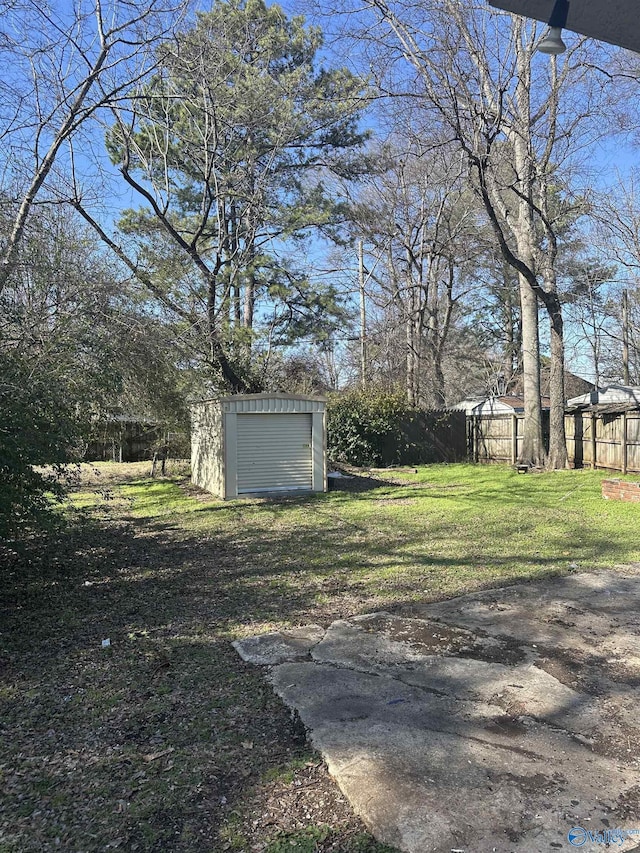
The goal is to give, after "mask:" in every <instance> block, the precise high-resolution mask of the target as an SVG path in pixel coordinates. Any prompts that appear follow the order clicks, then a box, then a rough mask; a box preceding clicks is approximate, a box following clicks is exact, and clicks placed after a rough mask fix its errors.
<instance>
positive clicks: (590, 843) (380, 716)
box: [236, 569, 640, 853]
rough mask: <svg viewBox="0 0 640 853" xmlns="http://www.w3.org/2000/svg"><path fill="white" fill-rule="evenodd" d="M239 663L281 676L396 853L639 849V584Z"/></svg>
mask: <svg viewBox="0 0 640 853" xmlns="http://www.w3.org/2000/svg"><path fill="white" fill-rule="evenodd" d="M287 633H289V632H287ZM292 639H293V641H292ZM238 645H240V648H239V651H240V652H241V654H243V657H244V658H245V660H254V662H256V663H259V664H264V663H268V664H271V666H270V669H269V671H268V677H269V679H270V681H271V683H272V684H273V687H274V689H275V690H276V691H277V693H278V694H279V695H280V696H281V697H282V699H283V700H284V701H285V702H286V703H287V704H288V705H289V706H290V707H292V708H295V709H296V710H297V712H298V714H299V715H300V718H301V720H302V722H303V723H304V724H305V726H306V727H307V729H308V732H309V737H310V739H311V741H312V743H313V744H314V745H315V747H316V748H317V749H318V750H319V751H320V752H321V753H322V755H323V756H324V758H325V760H326V762H327V765H328V767H329V771H330V772H331V773H332V775H333V776H334V777H335V779H336V780H337V782H338V784H339V786H340V788H341V789H342V791H343V792H344V793H345V795H346V796H347V797H348V798H349V800H350V802H351V804H352V806H353V808H354V810H355V811H356V812H357V813H358V814H359V815H360V816H361V817H362V818H363V820H364V821H365V823H366V824H367V825H368V826H369V828H370V829H371V831H372V832H373V834H374V835H375V836H376V837H377V838H379V839H380V840H381V841H385V842H386V843H388V844H392V845H394V846H395V847H397V848H398V849H399V850H401V851H406V853H429V851H433V853H451V851H452V850H456V851H464V853H483V851H495V853H542V851H553V850H571V849H574V847H578V846H579V847H580V849H581V850H585V851H586V850H589V851H595V850H603V849H607V848H606V847H605V843H606V842H607V841H608V842H609V844H610V847H609V849H616V850H621V851H630V850H634V849H640V719H639V717H640V715H639V713H638V710H637V709H638V707H640V705H639V700H640V668H639V655H640V573H639V572H638V571H637V570H636V569H629V570H628V571H626V572H613V571H612V572H600V573H598V574H588V573H579V574H574V575H571V576H568V577H564V578H557V579H553V580H549V581H545V582H540V583H535V584H533V583H532V584H522V585H518V586H513V587H505V588H502V589H493V590H487V591H484V592H482V593H479V594H477V595H471V596H462V597H460V598H457V599H452V600H450V601H446V602H440V603H438V604H429V605H424V606H418V607H414V608H412V612H411V614H410V615H409V616H405V615H403V616H398V615H397V614H391V613H374V614H368V615H366V616H359V617H355V618H352V619H347V620H340V621H337V622H334V623H333V624H332V625H330V626H329V628H328V629H327V630H326V631H322V630H319V629H318V626H310V628H309V629H302V630H301V631H299V632H298V633H297V635H296V636H295V637H294V638H287V637H284V636H283V635H281V634H272V635H263V636H262V637H261V638H255V640H254V643H253V645H251V644H247V641H243V644H236V648H238ZM287 650H288V651H287ZM286 654H289V657H288V658H287V657H286ZM574 827H575V828H576V829H575V833H574V835H575V838H574V842H575V843H574V844H573V845H572V844H570V843H569V840H568V833H569V832H570V831H571V830H572V828H574ZM618 829H619V830H621V832H620V833H619V834H618V833H617V830H618ZM633 830H637V831H638V832H637V833H634V832H632V831H633ZM614 831H616V832H614ZM589 832H591V833H592V838H591V839H590V837H589V835H588V833H589ZM598 832H600V833H601V834H600V835H597V833H598ZM607 832H608V833H609V835H608V836H607V835H606V833H607ZM612 833H613V834H612Z"/></svg>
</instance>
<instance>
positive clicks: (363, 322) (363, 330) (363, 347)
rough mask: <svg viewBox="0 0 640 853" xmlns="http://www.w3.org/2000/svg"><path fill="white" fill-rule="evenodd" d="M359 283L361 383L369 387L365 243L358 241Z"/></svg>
mask: <svg viewBox="0 0 640 853" xmlns="http://www.w3.org/2000/svg"><path fill="white" fill-rule="evenodd" d="M358 282H359V285H360V383H361V385H362V387H363V388H365V387H366V385H367V305H366V301H365V292H364V285H365V280H364V242H363V241H362V240H358Z"/></svg>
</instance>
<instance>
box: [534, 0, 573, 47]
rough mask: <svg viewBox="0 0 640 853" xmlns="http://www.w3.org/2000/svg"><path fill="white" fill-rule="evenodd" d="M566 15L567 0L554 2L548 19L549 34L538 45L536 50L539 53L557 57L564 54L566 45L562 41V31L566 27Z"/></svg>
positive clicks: (567, 9) (567, 11)
mask: <svg viewBox="0 0 640 853" xmlns="http://www.w3.org/2000/svg"><path fill="white" fill-rule="evenodd" d="M568 14H569V0H556V2H555V4H554V7H553V12H552V13H551V17H550V18H549V32H548V33H547V34H546V36H545V37H544V38H543V39H542V41H541V42H540V43H539V44H538V50H539V51H540V52H541V53H550V54H553V55H557V54H559V53H564V51H565V50H566V49H567V46H566V44H565V43H564V42H563V41H562V29H563V27H564V26H566V23H567V15H568Z"/></svg>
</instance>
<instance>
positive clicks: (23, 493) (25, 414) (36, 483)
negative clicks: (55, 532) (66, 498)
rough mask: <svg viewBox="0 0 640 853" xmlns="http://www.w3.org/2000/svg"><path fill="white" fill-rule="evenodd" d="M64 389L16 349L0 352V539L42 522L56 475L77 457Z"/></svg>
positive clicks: (73, 415) (74, 419)
mask: <svg viewBox="0 0 640 853" xmlns="http://www.w3.org/2000/svg"><path fill="white" fill-rule="evenodd" d="M65 390H66V389H62V388H60V387H59V386H58V385H57V384H56V382H55V381H53V380H52V379H51V377H50V376H45V375H43V374H42V373H41V372H39V371H38V370H35V369H33V368H32V367H30V365H29V364H28V363H27V362H26V360H25V359H23V358H21V357H20V356H19V355H18V353H17V352H15V351H14V352H1V351H0V539H6V540H10V539H15V537H16V536H17V535H18V534H19V533H21V532H24V531H25V529H26V528H28V527H29V526H30V525H31V524H32V523H33V522H35V521H42V520H43V518H44V517H46V515H47V513H48V511H49V509H50V507H51V497H61V496H62V494H63V492H64V489H63V485H62V483H61V481H60V478H59V474H60V473H61V471H62V466H63V465H65V463H68V462H71V461H74V459H77V451H78V448H79V446H80V438H81V435H82V428H81V424H80V422H79V418H78V416H77V408H76V406H75V405H74V404H73V403H72V402H71V401H69V399H68V396H67V395H65ZM42 466H49V467H48V468H43V467H42Z"/></svg>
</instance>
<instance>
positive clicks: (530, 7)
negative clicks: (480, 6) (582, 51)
mask: <svg viewBox="0 0 640 853" xmlns="http://www.w3.org/2000/svg"><path fill="white" fill-rule="evenodd" d="M489 2H490V3H491V5H492V6H495V7H496V8H497V9H504V10H505V11H506V12H514V13H515V14H516V15H524V17H525V18H533V19H534V20H536V21H543V22H544V23H545V24H546V23H547V21H548V20H549V17H550V16H551V12H552V10H553V4H554V0H489ZM566 29H568V30H573V32H576V33H581V34H582V35H584V36H591V38H596V39H601V40H602V41H606V42H609V43H610V44H615V45H618V46H619V47H626V48H628V49H629V50H634V51H636V53H640V25H639V24H638V4H637V2H633V0H571V3H570V5H569V15H568V17H567V26H566Z"/></svg>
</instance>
